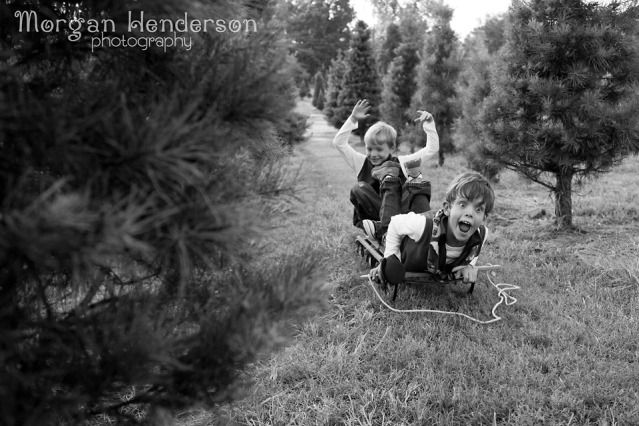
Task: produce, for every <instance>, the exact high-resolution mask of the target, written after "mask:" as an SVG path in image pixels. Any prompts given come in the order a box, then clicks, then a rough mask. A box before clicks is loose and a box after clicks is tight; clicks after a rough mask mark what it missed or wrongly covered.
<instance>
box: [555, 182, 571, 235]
mask: <svg viewBox="0 0 639 426" xmlns="http://www.w3.org/2000/svg"><path fill="white" fill-rule="evenodd" d="M555 176H556V178H557V185H556V186H555V189H554V193H555V217H556V221H557V225H559V227H560V228H569V227H571V226H572V176H573V171H572V170H561V171H559V172H557V173H555Z"/></svg>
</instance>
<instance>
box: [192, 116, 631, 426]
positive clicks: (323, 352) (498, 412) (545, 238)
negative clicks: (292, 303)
mask: <svg viewBox="0 0 639 426" xmlns="http://www.w3.org/2000/svg"><path fill="white" fill-rule="evenodd" d="M300 109H301V110H302V111H303V112H305V113H307V114H309V115H310V120H311V123H312V124H311V128H310V133H311V135H310V138H309V140H308V141H307V142H305V143H303V144H301V146H299V147H297V148H296V150H295V154H294V156H293V159H292V162H293V164H294V165H300V164H301V167H302V169H301V171H302V173H301V175H300V178H299V184H300V188H301V190H300V192H299V197H300V199H301V200H302V203H299V204H297V205H295V206H292V207H291V209H290V211H289V215H288V216H287V219H286V221H285V223H283V224H281V229H283V230H285V232H279V233H278V234H277V239H274V240H273V244H272V247H276V248H277V250H278V251H281V252H283V253H285V252H286V251H300V250H305V249H307V248H309V247H310V248H311V249H313V250H319V251H320V252H321V253H322V260H321V264H320V265H318V269H319V272H320V273H321V274H322V277H323V279H324V280H325V281H326V283H327V288H328V292H327V301H328V303H327V309H326V311H325V312H324V313H322V314H320V315H317V316H316V317H314V318H312V319H310V320H309V321H307V322H305V323H304V324H300V325H298V326H297V328H296V333H295V336H294V337H293V339H292V340H291V342H290V344H289V345H288V346H287V347H286V348H285V349H283V350H282V351H280V352H278V353H276V354H273V355H272V356H270V357H268V358H266V359H264V360H262V361H260V362H258V363H256V364H255V365H254V366H253V367H251V368H249V370H248V371H247V373H246V374H247V377H248V378H250V379H251V380H252V381H253V386H252V388H251V389H250V390H249V392H248V394H247V395H246V397H245V398H244V399H242V400H239V401H237V402H235V403H233V404H230V405H224V406H221V407H220V408H219V410H216V411H215V412H210V413H204V414H202V415H201V416H198V417H197V419H195V418H194V420H193V421H190V422H187V423H186V424H189V425H205V424H251V425H274V424H275V425H288V424H294V425H413V424H418V425H440V424H444V425H468V424H473V425H474V424H477V425H479V424H507V425H533V424H535V425H536V424H539V425H567V424H571V425H575V424H578V425H612V424H620V425H635V424H639V278H638V277H639V260H638V259H639V212H638V209H637V205H639V188H638V187H637V185H636V176H637V175H636V170H637V169H638V166H639V161H638V160H637V158H636V157H635V158H630V159H628V160H627V161H625V162H624V163H623V164H622V165H621V166H619V167H616V168H615V169H614V170H613V171H612V172H611V173H609V174H607V175H604V176H603V177H601V178H599V179H598V180H594V181H589V182H587V183H586V185H585V186H583V187H581V188H577V193H576V194H575V196H574V207H573V213H574V219H575V224H576V225H577V226H578V227H579V228H580V232H563V231H558V230H557V229H555V227H554V225H553V222H552V215H546V216H542V217H538V216H534V217H533V216H532V215H531V214H530V212H531V210H532V211H535V212H537V211H539V210H540V209H545V210H546V211H549V212H552V210H553V209H552V201H551V199H550V198H549V197H548V194H547V192H545V191H544V189H543V188H540V187H538V186H536V185H533V184H531V183H529V182H527V181H525V180H523V179H522V178H519V177H517V176H516V175H514V174H513V173H508V172H504V173H502V176H501V179H500V182H499V183H498V184H496V185H495V192H496V196H497V199H496V206H495V211H494V213H492V214H491V215H490V216H489V219H488V223H487V225H488V228H489V229H490V230H491V231H492V238H491V241H490V244H488V245H487V246H486V247H485V248H484V250H483V251H482V255H481V258H480V263H493V264H501V265H504V268H503V269H502V270H501V271H500V272H499V274H498V277H497V279H498V280H499V281H503V282H510V283H513V284H517V285H520V286H521V287H522V289H521V291H518V292H517V294H516V296H517V297H518V299H519V302H518V303H517V304H516V305H514V306H513V307H509V308H502V309H501V310H500V314H502V315H503V317H504V320H503V321H500V322H498V323H496V324H493V325H489V326H482V325H478V324H474V323H472V322H469V321H468V320H465V319H461V318H458V317H447V316H441V315H439V316H438V315H429V314H424V315H420V314H414V315H410V314H396V313H393V312H390V311H388V310H387V309H385V308H382V307H381V306H380V303H379V302H378V301H377V300H376V299H375V298H374V297H373V295H372V293H371V291H370V289H369V288H368V287H367V284H366V283H365V282H363V280H361V279H359V278H358V275H359V274H360V273H362V272H363V271H365V270H366V266H365V265H364V264H363V262H362V261H361V259H359V258H358V257H357V255H356V254H355V250H354V246H353V238H354V236H355V235H356V234H357V232H358V231H357V230H355V229H354V228H353V226H352V225H351V214H352V211H351V208H352V207H351V206H350V203H349V202H348V189H349V187H350V186H351V185H353V184H354V183H355V178H354V177H353V176H352V174H351V173H350V172H349V170H348V168H347V166H346V164H344V162H343V160H342V159H341V158H340V157H339V154H338V153H337V152H336V151H335V150H334V149H333V148H332V146H331V144H330V142H331V140H332V138H333V136H334V134H335V132H336V130H335V129H333V128H331V127H330V126H329V125H328V124H327V123H326V122H325V120H324V118H323V117H322V116H321V114H319V113H318V112H317V110H314V109H312V108H310V106H309V105H308V104H307V103H302V104H300ZM464 170H465V167H464V160H463V159H462V158H461V157H460V156H458V157H450V158H448V159H447V160H446V164H445V166H444V167H435V165H432V168H431V171H432V172H431V173H430V176H428V178H429V179H430V180H431V182H432V185H433V198H432V201H431V206H432V207H433V208H437V207H438V206H439V205H440V204H441V200H442V199H443V194H444V191H445V188H446V185H447V184H448V182H450V180H451V179H452V178H453V177H454V176H455V175H456V174H458V173H460V172H462V171H464ZM399 298H400V300H398V302H397V305H398V306H399V307H403V308H415V307H429V308H434V309H443V310H457V311H460V312H465V313H468V314H472V315H474V316H478V317H481V316H483V317H484V318H487V317H489V312H490V308H491V307H492V305H493V304H494V302H495V299H496V291H494V289H492V288H491V287H490V286H489V285H487V284H486V282H485V280H480V282H478V285H477V287H476V289H475V293H474V294H473V296H472V297H466V296H460V295H457V294H450V293H449V292H447V291H443V290H441V289H439V288H426V287H423V288H419V289H413V290H404V291H403V292H401V293H400V297H399Z"/></svg>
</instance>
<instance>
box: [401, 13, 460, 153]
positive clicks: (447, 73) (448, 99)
mask: <svg viewBox="0 0 639 426" xmlns="http://www.w3.org/2000/svg"><path fill="white" fill-rule="evenodd" d="M430 8H431V14H432V16H433V20H434V22H433V25H432V27H431V29H430V32H429V34H428V36H427V37H426V41H425V44H424V49H423V51H422V55H421V56H422V61H421V63H420V65H419V66H418V70H417V93H416V94H415V97H414V98H413V107H412V109H413V110H417V109H426V110H427V111H429V112H431V113H432V114H433V116H434V118H435V124H436V126H437V131H438V133H439V144H440V145H439V164H440V165H442V164H443V163H444V157H445V154H446V153H450V152H452V151H453V150H454V146H453V142H452V137H451V136H452V126H453V123H454V121H455V119H456V118H457V116H458V108H457V103H456V99H455V96H456V90H455V85H456V83H457V76H458V74H459V69H460V65H459V58H458V56H457V55H458V48H457V44H458V41H457V36H456V35H455V32H454V31H453V30H452V28H451V27H450V21H451V19H452V17H453V10H452V9H451V8H450V7H448V6H446V5H445V4H443V3H441V2H432V3H430ZM411 136H412V140H413V143H416V144H418V145H420V146H423V145H424V144H425V143H426V141H425V136H424V135H423V134H422V133H420V132H417V131H413V132H412V134H411Z"/></svg>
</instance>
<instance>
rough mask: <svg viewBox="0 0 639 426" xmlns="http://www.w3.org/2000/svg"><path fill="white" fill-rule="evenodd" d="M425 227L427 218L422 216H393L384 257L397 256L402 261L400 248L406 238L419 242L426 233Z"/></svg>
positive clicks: (411, 213)
mask: <svg viewBox="0 0 639 426" xmlns="http://www.w3.org/2000/svg"><path fill="white" fill-rule="evenodd" d="M425 226H426V216H424V215H421V214H415V213H413V212H409V213H406V214H398V215H395V216H393V217H392V218H391V221H390V224H389V225H388V231H387V232H386V244H385V248H384V257H390V256H392V255H396V256H397V258H398V259H401V258H402V253H401V250H400V248H401V244H402V240H403V239H404V237H409V238H410V239H412V240H414V241H419V239H420V238H421V237H422V234H423V233H424V227H425Z"/></svg>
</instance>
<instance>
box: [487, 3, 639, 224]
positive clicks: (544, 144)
mask: <svg viewBox="0 0 639 426" xmlns="http://www.w3.org/2000/svg"><path fill="white" fill-rule="evenodd" d="M638 16H639V8H638V7H637V6H636V4H630V5H628V6H622V5H621V4H620V3H614V2H613V3H610V4H609V5H605V6H604V5H599V4H597V3H587V2H584V1H582V0H535V1H532V2H528V3H523V2H521V3H516V5H515V7H514V9H512V12H511V17H510V19H511V26H510V30H509V32H508V41H507V44H506V47H505V51H503V52H502V54H501V55H500V56H502V57H503V61H502V62H500V63H499V64H498V68H497V69H496V71H495V77H494V82H493V83H492V84H491V86H492V91H491V95H490V96H489V97H488V98H487V99H486V100H485V102H484V108H483V111H482V116H481V126H482V128H483V129H485V131H486V133H485V137H484V141H485V144H484V146H483V147H484V149H485V151H486V152H487V154H489V155H491V157H493V158H494V159H495V160H497V161H499V162H500V163H502V164H503V165H504V166H506V167H508V168H510V169H513V170H515V171H517V172H518V173H521V174H522V175H524V176H526V177H528V178H529V179H531V180H533V181H534V182H537V183H539V184H541V185H543V186H545V187H546V188H548V189H549V190H550V191H551V192H552V194H553V195H554V198H555V214H556V220H557V223H558V225H559V226H561V227H564V228H567V227H571V226H572V184H573V181H574V180H575V179H580V178H583V177H586V176H594V175H597V174H600V173H603V172H606V171H608V170H610V168H611V167H612V166H613V165H615V164H617V163H618V162H619V161H620V160H621V159H623V158H624V157H625V156H626V155H628V154H629V153H631V152H637V151H638V150H639V127H638V126H639V120H638V117H639V98H637V87H638V78H639V72H638V71H639V67H638V64H639V61H638V52H637V47H636V46H637V28H636V22H637V17H638ZM549 177H551V178H550V179H549ZM552 177H554V181H553V180H552Z"/></svg>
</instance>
